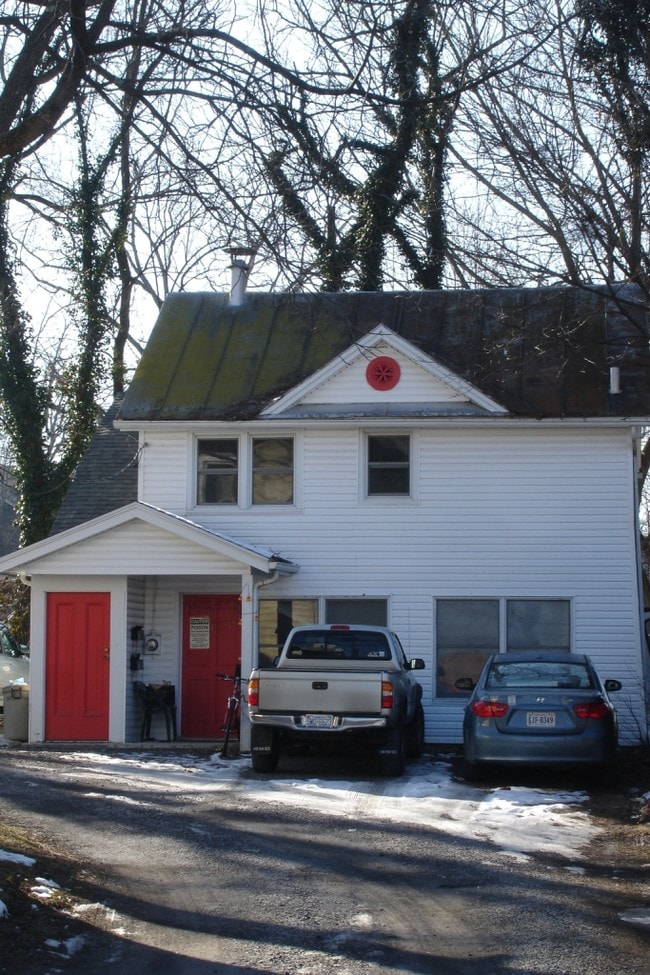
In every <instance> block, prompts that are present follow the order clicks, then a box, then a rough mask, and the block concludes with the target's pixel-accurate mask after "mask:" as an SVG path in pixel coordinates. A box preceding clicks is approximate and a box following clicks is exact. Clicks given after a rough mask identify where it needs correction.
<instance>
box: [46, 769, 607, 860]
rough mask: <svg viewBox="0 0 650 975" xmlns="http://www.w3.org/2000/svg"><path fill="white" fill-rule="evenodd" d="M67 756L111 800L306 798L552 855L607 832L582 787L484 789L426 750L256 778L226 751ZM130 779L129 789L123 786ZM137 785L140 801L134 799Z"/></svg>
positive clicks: (520, 851) (324, 807)
mask: <svg viewBox="0 0 650 975" xmlns="http://www.w3.org/2000/svg"><path fill="white" fill-rule="evenodd" d="M64 757H65V760H67V761H69V762H70V763H71V764H74V766H75V769H74V773H71V774H74V776H75V778H79V775H80V774H81V775H84V774H87V775H88V777H92V778H93V779H94V780H95V781H96V779H97V776H98V774H99V775H102V776H105V777H106V778H107V779H111V780H112V788H111V791H110V794H109V796H108V798H109V799H110V801H113V802H125V803H131V804H134V803H135V804H137V803H138V802H141V803H142V804H146V803H147V802H150V801H151V797H150V793H151V789H152V788H155V787H156V786H158V787H163V788H165V789H166V790H168V791H171V792H176V793H178V794H184V795H187V794H188V793H201V792H203V793H208V792H220V791H231V792H232V791H236V792H237V794H238V795H240V796H245V797H248V798H250V799H252V800H255V801H257V802H261V803H272V804H282V805H290V806H294V807H295V806H299V807H301V808H305V809H311V810H314V811H318V812H322V813H325V814H327V815H333V816H338V817H340V818H342V819H348V820H350V821H351V822H354V821H356V820H363V821H368V820H369V819H375V820H379V821H387V822H394V823H404V824H413V825H418V826H425V827H429V828H431V829H435V830H439V831H441V832H443V833H447V834H451V835H454V836H458V837H463V838H467V839H474V840H479V841H482V842H485V843H488V844H490V845H492V846H494V847H495V848H496V850H499V851H501V853H502V854H503V855H506V856H509V857H514V858H517V859H524V858H526V857H527V856H529V855H531V854H534V853H550V854H555V855H560V856H563V857H565V858H566V859H568V860H571V861H573V862H575V861H576V860H578V859H579V858H580V855H581V850H583V849H584V848H585V847H586V846H587V844H588V843H589V842H590V841H591V840H592V839H593V838H594V837H595V836H596V835H597V834H598V833H599V829H598V828H597V827H596V825H595V823H594V822H593V820H592V819H591V818H590V817H589V815H588V813H586V812H584V811H583V809H582V808H581V807H582V806H583V805H584V803H585V802H586V801H587V798H588V797H587V795H586V793H584V792H582V791H566V790H557V789H555V790H554V789H538V788H525V787H520V786H512V787H509V788H494V789H489V788H485V787H483V788H481V787H477V786H472V785H470V784H468V783H466V782H464V781H461V780H458V779H455V778H454V777H453V775H452V772H451V763H450V762H444V761H433V760H432V759H430V758H427V757H425V758H423V759H421V760H420V761H419V762H416V763H412V764H410V765H409V766H408V768H407V772H406V774H405V775H404V776H403V777H401V778H396V779H370V780H366V779H362V780H353V781H348V780H339V781H333V780H329V779H324V778H318V777H315V778H300V779H297V778H295V777H292V776H286V775H282V773H281V772H279V773H277V774H275V775H273V776H256V775H251V764H250V759H248V758H238V759H224V758H222V757H221V756H220V755H218V754H214V755H212V756H210V757H208V758H206V757H203V756H196V755H168V756H165V755H163V756H161V755H152V754H151V753H150V752H149V753H147V752H129V753H126V754H125V753H122V754H115V753H111V754H102V753H88V752H69V753H66V754H65V756H64ZM125 780H127V781H128V787H129V796H128V797H127V796H126V795H125V794H122V793H121V792H120V787H121V786H123V783H124V781H125ZM139 789H140V790H141V791H142V793H143V798H142V800H139V799H138V798H137V797H136V798H132V796H133V794H134V793H137V791H138V790H139ZM88 795H91V796H96V795H98V793H94V792H93V793H88ZM102 798H107V797H106V796H104V795H102ZM351 828H353V827H351Z"/></svg>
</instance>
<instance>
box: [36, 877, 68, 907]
mask: <svg viewBox="0 0 650 975" xmlns="http://www.w3.org/2000/svg"><path fill="white" fill-rule="evenodd" d="M35 879H36V884H35V885H34V886H33V887H32V888H31V892H32V894H33V895H34V897H38V898H40V900H43V901H44V900H49V898H50V897H52V895H53V894H54V893H55V892H56V891H57V890H61V887H60V886H59V884H57V883H56V881H55V880H46V879H45V877H36V878H35Z"/></svg>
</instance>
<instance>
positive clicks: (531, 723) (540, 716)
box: [526, 711, 555, 728]
mask: <svg viewBox="0 0 650 975" xmlns="http://www.w3.org/2000/svg"><path fill="white" fill-rule="evenodd" d="M526 727H528V728H554V727H555V714H554V712H553V711H528V713H527V714H526Z"/></svg>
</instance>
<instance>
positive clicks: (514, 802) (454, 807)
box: [0, 752, 650, 954]
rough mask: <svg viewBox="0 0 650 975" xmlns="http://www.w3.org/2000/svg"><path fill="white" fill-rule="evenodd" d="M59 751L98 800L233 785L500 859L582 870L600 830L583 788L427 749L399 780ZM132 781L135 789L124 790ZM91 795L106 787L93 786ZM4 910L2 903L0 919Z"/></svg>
mask: <svg viewBox="0 0 650 975" xmlns="http://www.w3.org/2000/svg"><path fill="white" fill-rule="evenodd" d="M59 758H60V759H61V760H63V761H66V762H68V763H69V765H70V766H71V770H70V773H69V774H70V776H71V777H74V779H75V780H76V781H78V780H79V779H80V778H82V779H83V777H84V776H87V777H88V779H92V780H93V782H96V780H97V777H98V776H99V777H100V778H104V779H105V781H106V786H107V788H106V789H105V790H103V791H102V792H101V797H102V799H103V800H104V801H108V802H116V803H127V804H134V803H136V804H141V805H143V806H146V805H150V804H151V801H152V800H151V788H152V786H157V787H159V788H160V787H164V789H165V791H166V792H168V793H169V792H172V793H173V792H175V793H182V794H188V793H193V794H197V793H206V794H208V793H214V792H223V791H233V790H234V791H236V792H237V793H238V794H239V795H240V796H245V797H246V796H247V797H250V799H252V800H255V801H256V802H260V803H265V802H267V803H273V804H279V805H290V806H293V807H295V806H300V807H302V808H305V809H310V810H314V811H318V812H321V813H324V814H327V815H330V816H338V817H340V818H341V819H344V820H348V821H349V823H350V829H351V830H354V829H356V824H357V823H358V822H359V821H363V822H368V821H369V820H372V819H375V820H380V821H384V822H392V823H404V824H409V825H411V824H412V825H418V826H421V827H422V826H425V827H430V828H431V829H433V830H438V831H441V832H444V833H448V834H452V835H454V836H456V837H459V838H464V839H468V840H478V841H481V842H483V843H485V844H486V845H487V846H491V847H492V848H493V849H494V855H495V856H502V857H510V858H514V859H517V860H528V859H530V858H531V857H532V856H534V855H535V854H544V853H552V854H555V855H558V856H562V857H564V858H565V859H566V860H567V865H566V869H567V870H568V871H571V872H574V873H576V874H580V873H584V872H585V868H584V867H583V866H582V865H581V864H580V861H581V859H582V858H583V856H584V854H585V850H586V847H587V845H588V844H589V843H590V841H591V840H592V839H594V838H595V837H596V836H597V835H598V833H599V830H598V828H597V827H596V825H595V824H594V822H593V820H592V819H591V817H590V816H589V814H588V812H586V811H585V809H584V808H583V807H584V804H585V802H586V801H587V798H588V797H587V794H586V793H584V792H581V791H562V790H557V789H548V788H544V789H542V788H530V787H524V786H517V785H515V786H508V787H505V788H504V787H495V788H490V787H476V786H472V785H469V784H468V783H466V782H463V781H461V780H459V779H456V778H454V776H453V774H452V769H451V765H450V764H449V763H447V762H444V761H437V760H434V759H433V758H431V757H426V756H425V757H424V758H422V759H421V760H420V761H419V762H416V763H412V764H410V765H409V766H408V769H407V772H406V774H405V775H404V776H403V777H401V778H398V779H377V778H374V779H358V778H355V779H349V780H348V779H336V780H333V779H329V778H326V777H314V778H308V777H304V776H300V777H296V776H295V775H288V774H283V773H282V771H279V772H278V773H276V774H274V775H272V776H270V775H264V776H256V775H254V774H253V773H252V771H251V764H250V760H249V759H247V758H240V759H231V760H227V759H224V758H222V757H221V756H220V755H218V754H215V755H213V756H212V757H210V758H206V757H201V756H197V755H192V754H174V755H170V754H167V755H161V754H154V753H152V752H128V753H126V752H124V753H113V752H106V753H101V752H96V753H95V752H93V753H89V752H67V753H66V752H63V753H60V755H59ZM72 766H74V771H73V770H72ZM63 774H64V775H65V774H66V773H65V772H64V773H63ZM127 788H128V793H129V794H128V795H125V794H124V792H125V791H126V789H127ZM138 793H141V798H139V797H138ZM85 795H86V796H88V797H96V796H98V795H100V793H97V792H93V791H91V790H90V789H89V791H88V792H87V793H85ZM648 798H650V796H649V797H648ZM3 859H4V860H12V861H14V862H25V863H26V862H28V859H29V858H22V860H21V859H19V855H18V854H12V853H8V852H5V851H3V850H0V860H3ZM30 862H33V861H30ZM37 883H40V884H41V885H42V889H39V890H38V894H39V896H40V897H41V898H43V897H47V896H48V893H49V891H51V889H52V888H54V887H55V886H56V885H55V883H54V882H53V881H48V880H44V879H42V878H38V880H37ZM3 908H4V904H2V902H0V917H1V916H2V913H3ZM621 917H622V919H623V920H625V921H628V922H629V923H631V924H636V925H644V926H645V925H650V910H648V909H647V907H642V908H639V909H638V910H634V911H627V912H625V913H623V914H621ZM77 947H78V946H77V945H76V944H75V945H69V944H65V945H61V950H62V951H63V952H67V953H69V954H72V953H73V951H74V950H76V948H77Z"/></svg>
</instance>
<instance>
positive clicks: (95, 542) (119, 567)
mask: <svg viewBox="0 0 650 975" xmlns="http://www.w3.org/2000/svg"><path fill="white" fill-rule="evenodd" d="M47 569H48V572H50V573H52V574H59V573H71V572H73V571H75V572H82V573H83V572H85V573H87V574H89V575H92V574H97V573H98V572H101V573H103V574H105V575H111V574H124V575H145V574H146V575H149V574H153V575H176V574H185V573H187V574H192V573H197V574H198V573H209V574H211V575H224V574H225V575H228V574H233V573H235V574H236V573H237V571H238V569H241V570H244V569H245V570H246V571H248V567H247V566H244V565H243V564H240V563H237V562H235V561H233V560H232V559H229V558H227V557H226V556H222V555H219V554H218V553H215V552H211V551H209V550H208V549H207V548H206V549H204V548H199V546H198V545H197V544H196V543H195V542H190V541H187V540H186V539H183V538H180V537H178V536H173V535H171V534H170V533H169V532H165V531H163V530H162V529H160V528H157V527H155V526H153V525H149V524H146V523H144V522H140V521H138V522H132V523H130V524H124V525H121V526H119V527H118V528H115V529H113V531H111V532H106V533H104V534H103V535H98V536H95V537H93V538H91V539H89V540H87V541H83V542H79V543H77V544H76V545H72V546H70V547H69V548H65V549H61V550H59V551H58V552H57V553H55V554H54V555H51V556H49V557H48V560H47Z"/></svg>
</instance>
